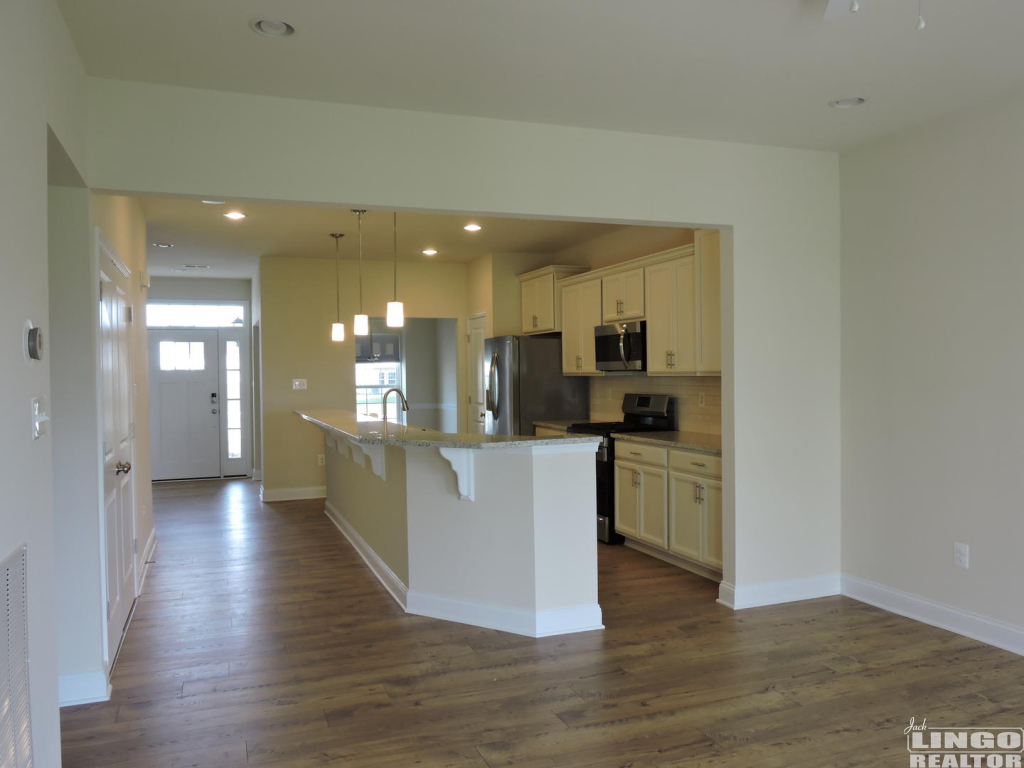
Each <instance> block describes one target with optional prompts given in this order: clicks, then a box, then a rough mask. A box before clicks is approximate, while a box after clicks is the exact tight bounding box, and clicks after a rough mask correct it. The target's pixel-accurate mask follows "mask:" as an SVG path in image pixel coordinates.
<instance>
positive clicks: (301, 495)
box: [260, 485, 327, 501]
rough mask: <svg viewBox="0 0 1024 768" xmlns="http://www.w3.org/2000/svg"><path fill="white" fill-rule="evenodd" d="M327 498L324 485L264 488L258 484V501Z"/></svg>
mask: <svg viewBox="0 0 1024 768" xmlns="http://www.w3.org/2000/svg"><path fill="white" fill-rule="evenodd" d="M325 498H327V486H326V485H309V486H306V487H304V488H265V487H264V486H263V485H260V501H299V500H300V499H325Z"/></svg>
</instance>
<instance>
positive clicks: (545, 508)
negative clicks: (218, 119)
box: [296, 410, 602, 637]
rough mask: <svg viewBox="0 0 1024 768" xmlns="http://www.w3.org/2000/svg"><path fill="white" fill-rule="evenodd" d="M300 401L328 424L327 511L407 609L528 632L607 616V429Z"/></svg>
mask: <svg viewBox="0 0 1024 768" xmlns="http://www.w3.org/2000/svg"><path fill="white" fill-rule="evenodd" d="M296 414H297V415H298V416H300V417H301V418H303V419H305V420H306V421H308V422H310V423H311V424H312V425H315V426H316V427H318V428H319V429H320V430H321V431H322V432H323V434H324V442H325V446H326V450H325V456H326V464H327V503H326V512H327V515H328V516H329V517H330V518H331V520H332V521H333V522H334V523H335V525H337V526H338V528H339V529H340V530H341V532H342V533H343V534H344V535H345V536H346V537H347V538H348V540H349V541H350V542H351V543H352V545H353V547H355V549H356V550H357V551H358V552H359V554H360V555H361V556H362V558H363V559H364V560H365V561H366V563H367V565H369V567H370V569H371V570H372V571H373V573H374V574H375V575H376V576H377V578H378V579H379V580H380V582H381V583H382V584H383V585H384V586H385V587H386V588H387V589H388V591H389V592H390V593H391V595H392V597H394V599H395V600H396V601H397V602H398V603H399V604H400V605H401V606H402V607H403V608H404V609H405V610H406V612H408V613H414V614H418V615H422V616H431V617H434V618H438V619H447V620H450V621H457V622H461V623H464V624H474V625H477V626H481V627H488V628H491V629H500V630H504V631H508V632H515V633H517V634H522V635H529V636H532V637H543V636H547V635H558V634H565V633H568V632H582V631H586V630H592V629H601V628H602V623H601V608H600V606H599V605H598V599H597V540H596V536H595V520H596V514H597V512H596V497H595V468H594V464H595V462H594V453H595V452H596V451H597V447H598V443H599V442H600V438H598V437H596V436H593V435H571V436H568V437H551V436H547V437H526V436H497V435H478V434H463V433H458V434H456V433H445V432H438V431H435V430H429V429H423V428H420V427H415V426H406V425H402V424H395V423H392V422H382V421H360V420H359V419H358V417H357V415H356V414H355V413H352V412H350V411H342V410H310V411H301V412H300V411H296Z"/></svg>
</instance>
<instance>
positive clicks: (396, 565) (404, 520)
mask: <svg viewBox="0 0 1024 768" xmlns="http://www.w3.org/2000/svg"><path fill="white" fill-rule="evenodd" d="M296 418H297V417H296ZM310 427H311V428H313V429H316V430H317V431H318V432H320V429H319V428H318V427H313V426H312V425H310ZM320 434H321V435H322V434H323V433H322V432H321V433H320ZM342 450H343V453H338V452H337V451H335V450H327V451H326V460H327V477H328V479H329V482H328V485H327V487H328V488H329V489H330V493H329V494H328V496H327V501H328V502H329V503H330V504H331V506H333V507H334V509H335V510H337V512H338V513H339V514H340V515H341V516H342V518H343V519H344V520H345V522H347V523H348V524H349V525H351V526H352V527H353V528H354V529H355V530H356V532H357V533H358V534H359V535H360V536H361V537H362V538H363V541H365V542H366V543H367V544H369V545H370V548H371V549H372V550H373V551H374V552H375V553H376V554H377V556H378V557H379V558H380V559H381V560H383V561H384V563H385V564H386V565H387V566H388V568H390V569H391V570H392V572H394V574H395V575H396V576H397V577H398V578H399V579H400V580H401V582H402V583H403V584H405V586H407V587H408V586H409V526H408V514H407V512H408V499H407V496H406V477H405V449H404V448H396V447H395V446H388V447H386V448H385V449H384V450H385V455H384V462H385V465H386V466H387V480H386V481H385V480H381V479H380V478H379V477H378V476H377V475H375V474H374V472H373V470H372V469H370V468H369V466H367V467H362V466H360V465H359V464H356V463H355V461H353V460H352V458H351V456H350V450H349V449H348V448H347V447H345V448H343V449H342ZM367 464H369V460H368V459H367Z"/></svg>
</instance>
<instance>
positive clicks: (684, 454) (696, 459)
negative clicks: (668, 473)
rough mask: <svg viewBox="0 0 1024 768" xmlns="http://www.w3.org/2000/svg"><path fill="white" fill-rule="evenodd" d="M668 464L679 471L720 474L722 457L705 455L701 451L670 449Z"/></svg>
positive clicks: (718, 475) (715, 475)
mask: <svg viewBox="0 0 1024 768" xmlns="http://www.w3.org/2000/svg"><path fill="white" fill-rule="evenodd" d="M669 454H670V455H669V466H670V467H671V468H672V469H678V470H679V471H680V472H693V473H696V474H698V475H711V476H712V477H721V476H722V457H721V456H705V455H704V454H703V453H693V452H691V451H675V450H673V451H670V452H669Z"/></svg>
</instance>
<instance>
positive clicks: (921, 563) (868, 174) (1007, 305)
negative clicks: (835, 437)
mask: <svg viewBox="0 0 1024 768" xmlns="http://www.w3.org/2000/svg"><path fill="white" fill-rule="evenodd" d="M1022 137H1024V98H1021V97H1017V98H1014V99H1011V100H1009V101H1007V100H1006V99H1001V100H1000V101H998V102H995V103H991V104H989V105H987V106H982V107H977V108H975V109H973V110H971V111H969V112H965V113H963V114H960V115H959V116H954V117H952V118H949V119H947V120H944V121H942V122H939V123H934V124H932V125H930V126H926V127H924V128H919V129H917V130H915V131H913V132H907V133H904V134H901V135H897V136H894V137H891V138H889V139H887V140H884V141H879V142H877V143H873V144H871V145H869V146H865V147H862V148H860V149H857V150H856V151H852V152H848V153H846V154H844V155H843V157H842V198H843V213H842V216H843V218H842V224H843V227H842V228H843V239H842V248H843V255H842V349H843V374H842V413H843V516H842V521H843V525H842V534H843V549H842V556H843V571H844V573H847V574H850V575H852V576H855V577H858V578H862V579H868V580H870V581H873V582H877V583H880V584H882V585H884V586H886V587H889V588H891V589H895V590H899V591H901V592H906V593H910V594H912V595H915V596H918V597H924V598H927V599H930V600H935V601H938V602H941V603H944V604H946V605H948V606H952V607H954V608H957V609H960V610H963V611H970V612H973V613H977V614H981V615H982V616H985V617H988V618H991V619H996V620H1001V621H1004V622H1009V623H1012V624H1015V625H1017V626H1018V627H1021V628H1024V601H1022V600H1021V598H1020V589H1019V587H1020V584H1021V581H1022V575H1024V572H1022V566H1021V562H1022V561H1021V557H1020V551H1019V550H1020V542H1021V541H1022V540H1024V514H1022V512H1021V501H1020V489H1019V485H1018V483H1019V480H1018V476H1019V472H1020V464H1021V459H1022V458H1024V398H1022V394H1024V260H1022V259H1021V247H1022V243H1024V217H1022V216H1021V212H1022V211H1024V150H1022V147H1024V143H1022ZM954 541H959V542H964V543H966V544H969V545H970V547H971V562H970V569H969V570H962V569H958V568H955V567H954V566H953V542H954Z"/></svg>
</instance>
